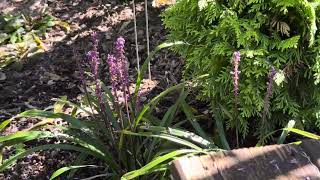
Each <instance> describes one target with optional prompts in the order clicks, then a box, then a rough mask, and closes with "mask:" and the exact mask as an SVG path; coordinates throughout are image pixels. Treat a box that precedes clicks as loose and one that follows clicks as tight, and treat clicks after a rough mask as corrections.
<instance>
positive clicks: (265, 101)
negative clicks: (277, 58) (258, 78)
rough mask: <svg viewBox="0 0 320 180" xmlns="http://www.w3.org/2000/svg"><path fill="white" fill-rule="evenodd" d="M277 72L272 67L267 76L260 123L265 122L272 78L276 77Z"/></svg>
mask: <svg viewBox="0 0 320 180" xmlns="http://www.w3.org/2000/svg"><path fill="white" fill-rule="evenodd" d="M276 73H277V71H276V69H275V68H274V67H273V66H272V67H271V69H270V71H269V75H268V82H267V92H266V95H265V97H264V107H263V113H262V121H265V120H266V119H267V114H268V112H269V107H270V97H271V96H272V89H273V78H274V76H275V75H276Z"/></svg>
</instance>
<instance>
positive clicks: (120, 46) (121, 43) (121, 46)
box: [115, 36, 126, 52]
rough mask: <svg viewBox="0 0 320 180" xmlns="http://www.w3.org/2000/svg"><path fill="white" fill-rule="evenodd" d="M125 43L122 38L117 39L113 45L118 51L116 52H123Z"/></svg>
mask: <svg viewBox="0 0 320 180" xmlns="http://www.w3.org/2000/svg"><path fill="white" fill-rule="evenodd" d="M125 42H126V41H125V40H124V39H123V37H121V36H120V37H118V39H117V41H116V43H115V47H116V49H117V50H118V51H121V52H122V51H123V52H124V43H125Z"/></svg>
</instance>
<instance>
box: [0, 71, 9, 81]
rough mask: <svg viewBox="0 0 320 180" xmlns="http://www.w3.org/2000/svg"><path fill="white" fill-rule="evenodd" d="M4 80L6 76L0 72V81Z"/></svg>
mask: <svg viewBox="0 0 320 180" xmlns="http://www.w3.org/2000/svg"><path fill="white" fill-rule="evenodd" d="M6 79H7V76H6V74H5V73H3V72H0V81H4V80H6Z"/></svg>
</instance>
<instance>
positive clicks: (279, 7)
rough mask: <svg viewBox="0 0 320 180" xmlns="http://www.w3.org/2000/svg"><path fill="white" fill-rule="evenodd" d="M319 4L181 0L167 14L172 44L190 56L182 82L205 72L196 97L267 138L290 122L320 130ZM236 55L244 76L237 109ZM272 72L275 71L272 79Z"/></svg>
mask: <svg viewBox="0 0 320 180" xmlns="http://www.w3.org/2000/svg"><path fill="white" fill-rule="evenodd" d="M319 4H320V1H319V0H313V1H312V0H309V1H307V0H273V1H270V0H228V1H221V0H199V1H198V0H180V1H178V2H177V3H176V4H175V5H173V6H171V7H169V8H168V9H167V10H166V11H165V12H164V13H163V15H162V17H163V20H164V25H165V26H166V28H167V29H169V30H170V34H169V37H168V39H170V40H179V41H184V42H185V43H187V44H188V45H184V46H180V47H176V48H174V49H175V50H176V51H177V52H178V53H180V54H181V55H182V56H183V57H185V59H186V62H185V69H184V78H185V79H189V78H191V77H193V76H200V75H204V74H208V76H207V77H206V78H204V80H203V81H201V82H199V88H200V90H201V93H200V96H199V97H200V98H201V99H203V100H207V101H209V102H211V103H212V104H213V105H214V107H219V108H221V111H222V112H223V117H224V120H225V122H226V125H227V127H229V128H236V130H238V131H240V132H241V133H242V135H243V137H245V136H246V135H248V134H249V132H253V130H254V132H255V133H252V134H256V135H257V134H258V135H259V136H260V137H262V135H263V134H266V133H268V132H270V131H271V130H274V129H275V128H276V127H283V126H284V125H285V124H286V123H287V122H288V120H289V119H291V118H294V119H295V120H297V125H298V126H300V127H301V128H307V129H309V130H312V128H315V127H314V125H316V127H317V128H320V116H319V114H320V93H319V92H320V91H319V90H320V89H319V82H320V55H319V53H320V33H319V32H320V31H318V30H317V28H319V27H320V26H319V25H320V24H319V21H320V18H319V14H320V5H319ZM236 51H240V53H241V60H240V62H239V71H241V73H240V74H239V82H238V86H239V91H238V98H237V100H236V101H237V102H236V105H234V99H235V97H234V88H235V87H234V85H233V81H234V80H233V74H234V73H232V71H234V70H233V69H234V67H233V64H232V56H233V53H234V52H236ZM273 68H275V71H276V74H274V75H272V76H271V77H270V76H269V77H268V75H269V74H270V72H271V69H273ZM269 78H270V79H271V81H270V82H269V80H268V79H269ZM272 80H274V82H275V83H273V84H272ZM270 83H271V85H270V86H269V90H268V85H269V84H270ZM267 91H268V93H267ZM268 94H269V95H268ZM208 99H210V100H208ZM269 105H270V106H269ZM234 106H236V108H234ZM313 130H314V129H313ZM252 134H251V135H252Z"/></svg>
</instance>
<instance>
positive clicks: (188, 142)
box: [0, 33, 219, 179]
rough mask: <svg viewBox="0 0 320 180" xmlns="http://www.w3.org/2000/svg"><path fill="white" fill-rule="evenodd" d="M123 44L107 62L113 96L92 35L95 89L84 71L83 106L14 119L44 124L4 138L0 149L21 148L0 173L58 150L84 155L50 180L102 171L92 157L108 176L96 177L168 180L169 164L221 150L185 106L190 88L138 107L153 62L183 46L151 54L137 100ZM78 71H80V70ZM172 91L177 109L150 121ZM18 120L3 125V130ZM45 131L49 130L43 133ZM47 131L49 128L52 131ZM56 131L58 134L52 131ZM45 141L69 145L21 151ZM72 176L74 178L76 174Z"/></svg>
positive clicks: (60, 101)
mask: <svg viewBox="0 0 320 180" xmlns="http://www.w3.org/2000/svg"><path fill="white" fill-rule="evenodd" d="M124 43H125V40H124V38H122V37H119V38H118V39H117V41H116V42H115V44H114V47H113V50H112V51H111V53H109V55H108V58H107V63H108V67H109V75H110V81H111V84H112V89H111V90H109V89H108V88H107V87H106V86H105V85H104V83H103V82H102V81H101V80H100V79H101V78H100V76H99V69H100V66H99V65H100V63H102V62H101V59H100V57H99V52H98V50H97V47H98V39H97V37H96V34H95V33H94V34H93V35H92V44H93V45H92V50H90V51H89V52H88V53H87V61H88V62H89V64H90V67H91V71H90V72H91V76H90V77H91V79H92V82H93V83H91V84H90V83H88V82H87V80H86V78H85V74H84V71H83V70H81V71H80V72H82V73H81V75H80V76H81V77H80V78H81V80H82V82H83V89H84V91H85V95H84V96H83V100H82V101H81V105H76V104H74V103H71V102H69V101H67V100H66V99H65V98H62V99H58V100H57V103H56V104H55V106H54V109H53V111H43V110H28V111H25V112H23V113H21V114H19V115H17V116H16V117H14V118H21V117H35V118H36V117H38V118H42V119H43V120H42V121H40V122H39V123H38V124H35V125H34V126H33V127H32V128H30V129H27V130H23V131H18V132H15V133H13V134H9V135H7V136H3V137H1V138H0V142H1V143H2V145H1V149H4V148H6V147H8V146H12V145H14V146H15V147H20V148H19V150H17V151H16V153H14V155H12V156H11V157H9V158H7V159H5V160H3V162H2V163H1V166H0V171H3V170H5V169H6V168H7V167H9V166H10V165H12V164H14V162H15V161H16V160H17V159H19V158H22V157H24V156H26V155H28V154H30V153H33V152H35V151H40V150H49V149H56V148H58V149H64V150H73V151H78V152H80V153H81V154H80V155H79V158H78V159H77V160H76V164H73V165H71V166H68V167H63V168H61V169H58V170H57V171H56V172H54V173H53V174H52V176H51V178H50V179H54V178H56V177H58V176H60V175H61V174H63V173H65V172H66V171H71V170H75V169H79V168H99V167H100V166H97V165H96V164H86V163H85V162H86V159H87V158H89V157H88V156H91V157H94V158H95V159H97V160H100V161H102V162H103V165H104V168H105V173H104V174H100V175H97V176H96V177H104V178H111V179H120V177H121V178H122V179H133V178H136V177H138V176H141V175H148V174H151V173H153V172H157V174H156V175H154V176H152V178H160V177H167V176H168V173H167V169H168V164H169V162H170V160H172V159H173V158H175V157H179V156H181V155H186V154H189V155H192V154H199V153H207V152H209V151H217V150H219V148H218V147H217V146H216V145H215V144H214V143H213V141H212V140H211V139H210V138H208V137H207V135H206V133H205V132H204V131H203V130H202V129H201V128H200V126H199V124H198V123H197V122H196V121H194V120H193V113H192V111H191V110H190V107H189V106H188V104H186V102H185V98H186V97H187V95H188V88H187V87H188V86H187V85H186V84H185V83H181V84H178V85H176V86H173V87H171V88H169V89H167V90H165V91H164V92H162V93H160V94H159V95H158V96H156V97H155V98H153V99H151V100H150V101H149V102H148V103H146V104H143V105H142V104H140V102H139V86H140V83H141V80H142V75H143V73H142V72H144V71H145V70H146V68H147V65H148V62H149V61H150V60H151V57H152V56H153V55H154V54H155V53H156V52H157V51H158V50H160V49H162V48H165V47H170V46H173V45H179V44H181V43H180V42H175V43H165V44H162V45H160V46H158V47H157V48H156V50H155V51H153V52H151V54H150V56H149V57H148V58H147V60H146V61H145V62H144V64H143V66H142V67H141V71H139V73H138V78H137V83H136V89H135V91H134V93H133V94H131V93H130V91H129V81H128V72H127V69H126V59H125V56H124ZM79 68H80V69H81V67H80V66H79ZM88 85H89V86H88ZM173 91H174V92H176V91H177V92H179V94H180V96H179V97H178V99H177V101H176V103H175V104H174V105H172V106H171V107H169V108H168V111H167V112H166V113H165V114H164V115H163V118H162V119H161V120H160V119H157V118H156V117H154V116H153V115H152V111H153V109H154V108H155V106H156V104H157V103H158V102H159V101H160V100H161V98H163V97H164V96H166V95H167V94H169V93H171V92H173ZM65 105H69V106H71V107H73V110H72V112H71V114H64V113H61V110H62V108H63V107H64V106H65ZM86 107H87V108H86ZM177 111H182V112H184V113H185V114H186V116H187V119H188V121H187V122H190V123H191V125H192V126H193V127H194V129H195V130H196V132H197V133H199V135H196V134H195V133H192V132H188V131H186V130H183V129H181V127H180V126H181V122H179V121H178V122H177V121H176V120H175V119H174V118H175V114H176V113H177ZM79 113H86V114H87V116H86V118H82V119H81V118H80V117H79ZM14 118H12V119H9V120H7V121H4V122H3V123H2V124H1V129H3V128H4V127H5V126H7V125H8V124H9V123H10V122H11V121H12V120H13V119H14ZM57 118H60V119H63V120H65V121H67V122H68V123H69V125H68V126H66V127H65V126H61V125H55V124H54V123H53V121H54V119H57ZM177 123H178V124H177ZM179 124H180V125H179ZM43 127H46V128H45V129H43ZM48 127H51V128H49V130H48ZM53 128H58V131H54V130H53ZM44 138H55V139H64V140H67V143H59V144H46V145H41V146H36V147H31V148H29V149H28V148H26V149H25V148H21V147H23V146H24V145H23V144H24V143H26V142H28V141H32V140H37V139H44ZM151 138H156V139H158V140H152V139H151ZM159 139H162V140H159ZM170 142H171V143H170ZM172 143H173V144H172ZM1 161H2V158H1ZM100 168H101V167H100ZM72 172H73V174H74V171H72Z"/></svg>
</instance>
